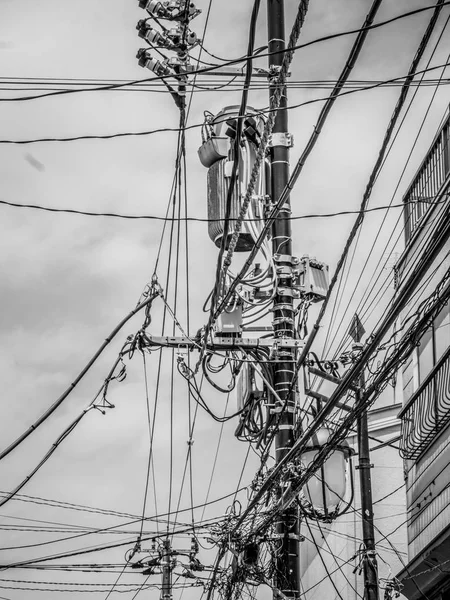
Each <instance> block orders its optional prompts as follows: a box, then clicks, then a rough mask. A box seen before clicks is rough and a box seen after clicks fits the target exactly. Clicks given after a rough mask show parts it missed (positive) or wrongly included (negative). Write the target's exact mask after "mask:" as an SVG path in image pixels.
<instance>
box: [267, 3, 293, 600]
mask: <svg viewBox="0 0 450 600" xmlns="http://www.w3.org/2000/svg"><path fill="white" fill-rule="evenodd" d="M267 22H268V46H269V73H270V75H269V76H270V77H271V80H270V87H269V93H270V98H271V99H272V98H273V95H274V94H275V91H276V89H277V86H276V85H275V84H274V81H275V80H276V76H277V75H278V72H279V68H280V65H281V63H282V61H283V56H284V54H283V52H282V51H283V50H284V49H285V47H286V41H285V20H284V0H267ZM286 107H287V96H286V87H285V86H284V89H283V91H282V96H281V102H280V106H279V110H278V113H277V116H276V120H275V125H274V127H273V130H272V144H271V145H272V147H271V154H270V159H271V172H272V177H271V180H272V181H271V188H272V189H271V192H270V193H271V199H272V202H277V201H278V199H279V197H280V195H281V192H282V191H283V190H284V188H285V185H286V184H287V182H288V180H289V146H290V136H289V135H288V113H287V110H286ZM290 212H291V211H290V200H289V199H288V200H287V201H286V203H285V205H284V206H283V208H282V210H281V211H280V213H279V217H278V219H277V220H276V221H275V223H274V225H273V229H272V253H273V256H274V261H275V266H276V269H277V293H276V296H275V299H274V305H273V329H274V334H275V337H276V338H277V339H279V340H282V339H293V338H294V307H293V287H292V284H293V281H292V279H293V278H292V270H293V269H292V267H293V264H292V239H291V221H290V219H289V217H290ZM286 217H288V218H286ZM294 364H295V352H294V349H293V348H288V347H286V348H283V349H281V350H280V351H279V354H278V360H277V362H276V363H275V364H274V388H275V391H276V392H277V394H278V397H279V398H280V399H281V401H282V402H283V405H282V406H276V409H275V410H277V409H278V410H279V411H281V409H283V412H282V413H281V416H280V419H279V421H278V431H277V434H276V437H275V458H276V462H277V463H278V462H280V461H281V460H282V459H283V457H284V456H285V455H286V454H287V452H289V450H290V448H291V447H292V445H293V443H294V415H295V412H294V410H295V393H294V390H293V389H292V388H293V385H292V383H293V381H294ZM275 416H278V415H277V414H276V415H275ZM285 485H286V486H288V485H289V482H286V484H285ZM283 491H284V490H283V489H281V490H280V494H282V493H283ZM275 536H276V538H277V541H278V542H279V543H280V546H281V548H280V551H279V552H278V554H277V556H276V557H275V561H276V565H275V566H276V574H275V580H274V584H275V588H276V591H275V597H276V596H281V597H285V598H298V597H299V590H300V563H299V540H300V536H299V519H298V511H297V508H296V507H292V508H289V509H287V510H286V511H284V512H283V513H282V514H281V515H280V517H279V518H278V520H277V521H276V523H275Z"/></svg>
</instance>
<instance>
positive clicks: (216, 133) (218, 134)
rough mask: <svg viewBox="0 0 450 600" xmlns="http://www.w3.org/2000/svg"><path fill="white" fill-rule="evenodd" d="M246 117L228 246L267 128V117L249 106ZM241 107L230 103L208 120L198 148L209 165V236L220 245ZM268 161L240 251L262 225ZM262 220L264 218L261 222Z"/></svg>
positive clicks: (250, 244)
mask: <svg viewBox="0 0 450 600" xmlns="http://www.w3.org/2000/svg"><path fill="white" fill-rule="evenodd" d="M246 114H247V115H250V116H247V117H246V119H245V120H244V124H243V129H242V142H241V146H240V149H239V163H238V172H237V177H236V184H235V186H234V190H233V194H232V198H231V207H230V214H229V216H230V219H231V221H230V223H229V227H228V236H227V240H226V244H225V248H228V244H229V241H230V239H231V237H232V235H233V233H234V222H235V220H236V219H237V218H238V216H239V213H240V210H241V205H242V199H243V197H244V196H245V193H246V191H247V188H248V183H249V181H250V176H251V172H252V169H253V165H254V164H255V160H256V154H257V149H258V145H259V141H260V137H261V134H262V132H263V130H264V123H265V118H264V117H263V116H261V115H258V113H257V112H256V111H255V109H253V108H251V107H247V113H246ZM238 115H239V106H227V107H226V108H224V109H223V110H222V111H220V112H219V113H218V114H217V115H216V116H215V117H212V118H209V119H207V122H206V123H205V126H204V129H203V136H204V140H203V143H202V145H201V146H200V148H199V150H198V155H199V158H200V161H201V163H202V164H203V165H204V166H205V167H208V176H207V197H208V219H209V224H208V233H209V237H210V239H211V240H212V241H213V242H214V243H215V245H216V246H217V247H218V248H220V246H221V243H222V238H223V234H224V228H225V227H224V226H225V214H226V206H227V196H228V191H229V187H230V178H231V173H232V169H233V162H234V161H233V152H234V143H233V140H234V137H235V135H236V129H237V117H238ZM268 169H269V166H268V163H267V162H266V161H265V160H263V161H262V163H261V167H260V171H259V176H258V178H257V181H256V185H255V188H254V193H253V197H252V199H251V202H250V206H249V209H248V212H247V217H248V221H245V220H244V221H243V223H242V227H241V231H240V234H239V238H238V242H237V245H236V248H235V250H236V251H237V252H249V251H250V250H251V249H252V248H253V246H254V241H255V239H256V238H257V237H258V235H259V232H260V231H261V229H262V226H263V221H262V219H263V216H264V200H265V197H266V189H267V182H266V180H267V174H268ZM258 219H261V221H258Z"/></svg>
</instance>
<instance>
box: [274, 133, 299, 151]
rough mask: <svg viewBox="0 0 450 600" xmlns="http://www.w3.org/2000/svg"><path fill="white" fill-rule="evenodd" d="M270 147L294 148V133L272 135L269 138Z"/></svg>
mask: <svg viewBox="0 0 450 600" xmlns="http://www.w3.org/2000/svg"><path fill="white" fill-rule="evenodd" d="M268 145H269V147H270V148H275V147H276V146H284V147H285V148H292V147H293V146H294V136H293V135H292V133H287V132H283V133H271V134H270V136H269V144H268Z"/></svg>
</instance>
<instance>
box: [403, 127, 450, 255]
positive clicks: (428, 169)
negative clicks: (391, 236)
mask: <svg viewBox="0 0 450 600" xmlns="http://www.w3.org/2000/svg"><path fill="white" fill-rule="evenodd" d="M449 127H450V115H449V117H447V119H446V120H445V122H444V124H443V126H442V127H441V129H440V131H439V133H438V135H437V136H436V138H435V140H434V142H433V144H432V145H431V148H430V150H429V152H428V154H427V155H426V157H425V159H424V161H423V162H422V164H421V166H420V168H419V170H418V172H417V174H416V176H415V177H414V179H413V180H412V182H411V185H410V186H409V188H408V191H407V192H406V194H405V196H404V197H403V202H404V203H405V234H406V243H408V241H409V240H410V239H411V236H412V235H413V233H414V231H415V230H416V229H417V227H418V224H419V222H420V221H421V219H422V218H423V216H424V215H425V214H426V213H427V212H428V210H429V209H430V207H431V206H432V205H433V204H434V203H435V202H436V200H437V199H438V197H439V196H440V195H441V194H442V193H443V192H444V189H443V185H444V184H445V183H446V179H447V177H448V175H449V173H450V165H449ZM446 187H448V186H446Z"/></svg>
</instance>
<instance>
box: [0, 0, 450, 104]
mask: <svg viewBox="0 0 450 600" xmlns="http://www.w3.org/2000/svg"><path fill="white" fill-rule="evenodd" d="M448 4H450V0H447V1H443V2H442V3H439V2H438V3H437V4H434V5H432V6H424V7H421V8H418V9H415V10H412V11H408V12H406V13H403V14H401V15H397V16H396V17H392V18H390V19H387V20H385V21H380V22H379V23H375V24H372V25H370V26H368V27H366V29H353V30H348V31H345V32H338V33H335V34H330V35H326V36H323V37H321V38H316V39H314V40H311V41H309V42H306V43H304V44H299V45H295V46H294V47H293V48H292V49H293V50H300V49H301V48H306V47H309V46H312V45H314V44H317V43H321V42H324V41H329V40H332V39H336V38H339V37H343V36H347V35H353V34H355V33H357V34H358V33H362V32H364V31H369V30H371V29H377V28H379V27H383V26H384V25H387V24H390V23H393V22H395V21H398V20H400V19H403V18H405V17H409V16H412V15H416V14H419V13H421V12H424V11H428V10H432V9H433V8H436V7H439V6H446V5H448ZM289 51H290V50H289V49H285V50H284V51H283V52H289ZM277 53H278V54H279V53H280V52H278V51H277ZM270 55H271V54H270V53H264V54H263V53H261V54H259V55H258V57H259V58H262V57H267V56H270ZM249 58H250V59H251V58H253V57H252V56H246V57H241V58H237V59H233V60H230V61H227V63H226V65H224V64H221V65H216V66H213V67H206V68H204V69H197V70H196V71H194V72H193V73H191V75H195V74H201V73H209V72H213V71H215V70H216V69H220V68H222V67H224V66H230V65H233V64H239V63H241V62H244V61H245V60H247V59H249ZM168 78H169V79H170V78H173V77H171V76H153V77H147V78H144V79H138V80H133V81H128V82H124V83H117V84H110V85H106V86H99V87H94V88H86V89H82V90H63V91H58V92H54V93H49V94H41V95H38V96H25V97H18V98H0V102H24V101H30V100H37V99H41V98H48V97H53V96H60V95H66V94H73V93H80V92H92V91H95V92H96V91H106V90H112V89H119V88H122V87H126V86H133V85H138V84H142V83H147V82H152V81H162V80H165V79H168Z"/></svg>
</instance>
